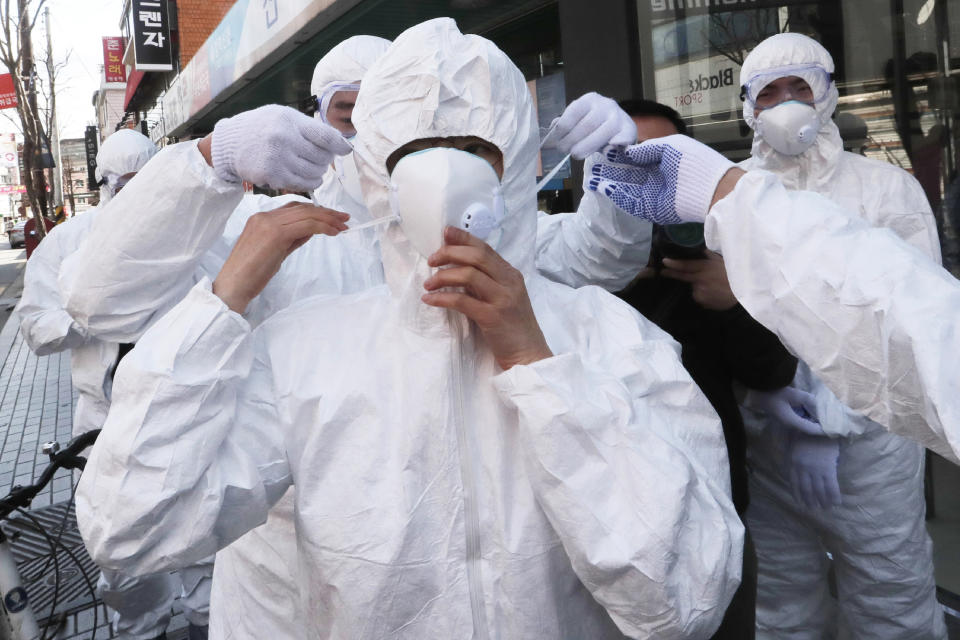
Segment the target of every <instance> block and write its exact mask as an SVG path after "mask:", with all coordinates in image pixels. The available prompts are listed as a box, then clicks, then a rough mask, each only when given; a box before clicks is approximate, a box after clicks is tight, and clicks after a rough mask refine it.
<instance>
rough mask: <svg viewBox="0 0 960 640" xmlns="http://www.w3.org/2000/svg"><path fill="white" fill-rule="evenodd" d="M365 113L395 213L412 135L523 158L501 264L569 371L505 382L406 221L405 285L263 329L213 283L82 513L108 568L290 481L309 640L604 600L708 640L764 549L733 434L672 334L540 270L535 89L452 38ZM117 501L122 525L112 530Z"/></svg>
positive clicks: (238, 518)
mask: <svg viewBox="0 0 960 640" xmlns="http://www.w3.org/2000/svg"><path fill="white" fill-rule="evenodd" d="M424 50H426V51H437V52H442V55H434V56H423V55H422V52H423V51H424ZM464 68H469V69H470V70H471V73H469V74H466V73H462V70H463V69H464ZM457 70H460V71H461V72H460V73H456V71H457ZM412 77H417V78H418V80H419V82H417V83H413V82H411V81H410V79H411V78H412ZM465 95H469V96H472V99H471V100H463V99H459V98H455V99H452V100H440V101H439V102H435V101H434V100H435V99H436V98H440V97H441V96H449V97H451V98H452V97H453V96H465ZM367 101H368V102H367ZM364 104H367V105H369V106H368V107H364V106H363V105H364ZM400 104H404V105H406V107H405V108H403V109H398V108H397V105H400ZM365 109H369V111H365ZM388 115H389V117H387V116H388ZM356 118H357V124H358V130H359V131H360V134H359V136H358V145H357V150H358V151H357V153H358V154H359V155H360V156H361V159H362V162H361V163H360V165H361V176H362V179H363V180H364V182H365V184H364V192H365V194H366V195H367V201H368V203H369V204H371V205H372V206H371V210H372V213H373V215H374V216H378V217H379V216H385V215H389V206H388V204H387V195H386V189H385V186H386V170H385V167H384V161H385V159H386V157H387V155H389V153H390V152H391V151H393V150H394V149H395V148H396V147H394V146H393V145H394V144H396V145H398V146H399V145H402V144H403V143H404V142H407V141H409V140H411V139H415V138H422V137H431V136H438V135H439V136H445V135H477V136H480V137H483V138H485V139H488V140H490V141H491V142H493V143H494V144H497V145H498V146H499V147H500V148H501V150H503V152H504V158H505V177H504V181H503V185H504V191H505V193H506V194H507V196H506V203H507V217H506V219H505V221H504V228H505V230H507V229H509V230H510V232H511V233H510V235H509V236H507V237H505V238H504V249H503V253H504V255H505V256H506V257H508V259H510V260H511V262H512V263H513V264H514V265H515V266H517V267H518V268H520V269H521V270H522V271H523V272H524V273H525V275H526V277H527V284H528V290H529V291H530V294H531V299H532V302H533V306H534V309H535V311H536V313H537V316H538V319H540V321H541V324H542V326H543V328H544V333H545V335H547V339H548V341H550V343H551V346H552V347H553V349H554V350H555V351H556V352H557V353H559V354H561V355H558V356H556V357H554V358H549V359H547V360H544V361H542V362H540V363H536V364H534V365H531V366H526V367H523V366H519V367H514V368H513V369H511V370H510V371H509V372H506V373H504V374H499V375H498V371H497V370H496V368H495V365H494V363H493V358H492V355H491V354H490V353H489V351H488V350H487V349H486V348H485V347H484V346H483V345H482V344H480V343H478V342H477V336H476V335H475V334H474V333H473V331H471V330H470V328H469V326H468V325H467V323H465V322H463V321H462V318H459V317H453V318H449V317H448V315H447V313H446V312H443V311H442V310H437V309H431V308H427V307H426V306H425V305H422V304H421V303H419V289H420V283H422V281H423V277H424V275H425V273H426V272H427V269H426V265H425V264H424V263H423V260H422V258H421V257H419V256H418V255H417V254H415V253H413V252H412V251H411V250H410V248H409V245H408V243H407V242H406V240H405V239H404V238H403V237H402V234H401V233H400V232H399V230H398V228H397V226H396V225H391V226H390V227H388V228H387V229H385V230H384V231H383V233H382V236H381V247H382V252H383V255H384V265H385V274H386V277H387V285H386V286H381V287H375V288H372V289H368V290H367V291H365V292H363V293H359V294H356V295H350V296H340V297H336V298H329V297H328V298H313V299H311V300H308V301H304V302H303V303H302V304H300V305H296V306H294V307H292V308H290V309H288V310H286V311H284V312H282V313H280V314H277V315H276V316H274V317H273V318H271V319H270V320H268V321H267V322H265V323H264V324H263V325H261V326H260V327H259V328H258V329H257V330H256V331H254V332H253V333H251V331H250V326H249V324H248V323H247V322H246V321H244V320H243V319H241V318H240V317H239V316H237V315H236V314H233V313H232V312H230V311H229V310H228V309H227V308H226V307H225V306H224V305H223V304H222V303H221V302H220V301H219V299H217V298H216V297H214V296H212V295H211V293H210V291H209V284H208V283H207V284H204V283H201V284H200V285H198V286H197V287H196V288H195V289H194V290H193V291H192V292H191V293H190V294H189V295H188V296H187V298H186V299H185V300H184V301H183V302H182V303H181V304H179V305H177V307H175V308H174V309H173V310H172V311H171V312H170V313H169V314H167V315H166V316H165V317H164V318H163V319H161V320H160V321H159V322H158V323H157V324H156V325H155V326H154V327H153V328H151V330H150V331H148V332H147V334H146V335H144V337H143V338H142V340H141V342H140V344H139V346H138V348H137V349H135V350H134V352H133V353H132V354H131V356H130V357H129V358H128V359H125V360H124V365H123V366H122V367H121V371H120V373H119V375H118V393H117V398H118V400H117V402H119V403H121V404H122V405H124V406H121V405H117V409H116V411H114V412H113V413H112V414H111V417H110V419H108V425H107V429H106V437H104V438H103V439H102V440H101V446H98V448H97V451H96V452H95V453H94V459H93V460H92V461H91V470H92V471H93V473H89V474H88V475H87V476H85V478H84V481H83V486H82V487H81V491H80V496H79V497H78V503H79V505H80V507H79V508H80V510H81V511H84V512H85V514H86V516H85V517H84V518H82V519H83V521H84V522H85V523H86V526H84V534H85V538H86V540H87V541H88V543H89V544H90V547H91V549H92V550H93V554H94V556H95V557H98V558H101V559H103V560H106V561H107V562H109V563H111V564H117V565H123V566H127V567H136V570H139V571H149V567H154V566H160V565H164V564H167V563H174V564H176V563H182V562H184V561H186V558H188V557H193V556H195V555H198V554H199V555H202V554H203V552H202V550H213V549H215V548H217V547H221V546H223V545H225V544H227V543H229V542H230V541H231V540H233V539H234V538H236V537H237V536H238V535H240V534H242V533H243V532H244V531H246V530H249V529H250V528H252V527H254V526H256V525H257V524H259V523H260V522H262V521H263V519H264V518H265V517H266V514H267V511H268V509H269V506H270V505H271V504H272V503H274V502H275V501H276V500H277V499H278V498H279V496H280V495H281V494H282V493H283V492H284V491H285V490H286V489H287V487H288V486H290V484H291V483H294V484H295V487H296V489H295V491H296V519H297V533H298V542H299V553H300V571H299V582H300V585H301V595H302V597H303V598H304V602H305V603H306V608H305V609H304V610H305V611H307V612H309V615H308V618H307V621H306V622H307V624H308V627H309V629H310V631H311V632H312V633H311V637H319V638H323V637H355V638H382V637H385V636H386V635H388V634H392V635H393V636H395V637H411V638H413V637H417V638H425V637H426V638H431V637H432V638H454V637H471V636H472V635H473V634H474V632H475V631H476V632H477V633H479V634H480V635H481V637H483V636H486V634H487V630H489V634H490V635H491V636H493V637H512V638H539V637H590V638H594V637H616V635H617V632H616V630H615V628H614V626H613V622H611V619H610V617H608V615H607V613H605V612H604V610H603V608H601V604H602V606H603V607H606V609H607V611H609V612H610V616H612V618H613V620H614V621H615V622H616V623H617V625H619V626H620V628H621V629H622V630H623V631H624V632H626V633H627V634H628V635H630V636H633V637H648V636H650V635H654V636H656V637H663V638H671V637H704V636H706V635H709V633H710V632H711V631H712V629H713V628H714V627H715V626H716V624H718V623H719V620H720V617H721V616H722V613H723V610H724V608H725V605H726V602H727V601H728V600H729V597H730V595H732V591H733V587H734V586H735V585H736V576H737V575H738V574H739V566H740V544H741V535H742V530H741V528H740V526H739V523H738V522H737V518H736V514H735V512H734V511H733V508H732V505H731V504H730V502H729V498H728V495H727V494H728V487H727V486H726V482H727V481H726V477H727V475H726V469H725V466H726V463H725V456H724V446H723V440H722V435H721V433H720V430H719V423H718V421H717V419H716V416H715V414H714V413H713V412H712V410H710V408H709V405H708V404H707V403H706V400H705V399H704V398H703V396H702V394H700V392H699V390H698V389H696V387H695V385H693V383H692V382H691V381H690V379H689V377H688V376H687V375H686V373H685V372H684V371H683V369H682V367H681V366H680V364H679V361H678V359H677V354H676V346H675V344H674V343H673V342H672V341H670V340H669V339H668V338H667V337H666V336H665V334H663V333H662V332H659V331H658V330H657V329H655V328H654V327H652V326H651V325H649V324H648V323H645V322H643V321H642V320H640V319H639V318H638V317H637V316H636V314H635V313H634V312H632V311H631V310H630V309H629V308H627V307H626V306H625V305H623V304H622V303H620V302H619V301H617V300H615V299H613V298H611V297H609V296H608V295H607V294H605V293H602V292H600V290H598V289H595V288H586V289H582V290H577V291H575V290H571V289H567V288H565V287H562V286H560V285H555V284H551V283H548V282H547V281H545V280H544V279H542V278H540V277H538V276H536V275H535V274H533V272H532V266H533V254H534V247H533V235H534V234H533V232H534V229H535V225H536V217H535V194H534V191H533V184H534V180H533V178H534V175H533V172H534V168H535V167H534V163H533V160H534V155H535V152H536V126H535V119H534V117H533V113H532V107H531V104H530V98H529V94H528V92H527V91H526V87H525V84H524V82H523V78H522V76H521V75H520V74H519V72H518V71H517V70H516V68H515V67H513V65H512V64H511V63H509V61H508V60H507V59H506V57H505V56H503V54H502V53H500V52H499V51H497V50H496V49H495V48H494V47H493V46H492V45H490V44H489V43H488V42H487V41H485V40H483V39H481V38H478V37H475V36H461V35H460V34H459V33H458V32H457V31H456V29H455V26H454V24H453V23H452V21H449V20H446V19H441V20H437V21H431V22H429V23H425V24H424V25H420V26H419V27H415V28H414V29H412V30H410V31H408V32H407V33H405V34H403V35H401V37H400V38H399V39H398V41H397V43H396V44H395V45H394V47H393V48H392V49H391V51H390V53H389V54H388V56H387V57H385V58H383V59H382V60H381V61H380V62H379V63H378V64H377V66H376V68H375V70H374V71H372V72H371V73H370V74H369V75H368V77H366V78H365V79H364V86H363V88H362V89H361V95H360V104H359V105H358V108H357V114H356ZM561 309H562V312H561ZM570 315H572V316H574V317H579V318H582V320H581V321H578V322H570V321H569V317H570ZM330 336H335V337H336V339H330ZM588 345H589V349H588V348H587V346H588ZM412 373H415V375H411V374H412ZM120 389H125V390H123V391H121V390H120ZM584 389H591V390H592V391H591V394H590V395H587V396H585V395H584V393H583V390H584ZM201 398H202V400H201ZM574 398H575V399H576V402H571V399H574ZM125 403H129V404H125ZM160 414H163V418H162V422H163V427H160V425H159V423H158V422H156V419H157V417H158V416H159V415H160ZM455 416H459V419H458V418H456V417H455ZM481 424H482V425H484V428H483V429H473V428H472V427H470V425H481ZM584 445H586V446H585V447H584ZM185 456H189V457H190V458H191V459H192V460H196V458H197V456H200V457H202V458H203V459H204V464H203V465H199V466H197V465H185V464H183V463H182V462H181V460H185ZM158 463H159V464H158ZM171 468H172V469H176V470H177V472H176V473H170V472H169V470H170V469H171ZM134 487H137V489H136V490H133V489H134ZM148 487H149V488H150V489H148ZM145 490H146V491H147V492H148V493H153V492H159V494H160V495H157V494H154V495H152V496H149V497H148V496H146V495H144V492H145ZM598 496H601V499H599V500H598ZM148 499H149V501H150V502H152V505H151V506H150V508H149V509H147V508H146V500H148ZM118 500H123V501H124V503H126V502H127V501H128V500H131V501H132V503H131V504H129V505H128V507H129V508H127V509H125V510H124V515H125V517H124V518H116V517H114V518H112V519H110V518H103V517H97V514H98V512H99V511H100V510H102V509H104V508H106V505H108V504H111V503H115V502H116V501H118ZM158 505H159V507H158ZM170 522H190V523H191V525H192V526H191V527H189V528H187V529H179V530H176V531H174V530H173V529H172V528H171V527H170V526H169V525H168V524H166V523H170ZM165 525H166V526H165ZM134 531H136V533H134ZM475 544H478V545H479V547H474V546H473V545H475ZM598 602H599V603H601V604H598Z"/></svg>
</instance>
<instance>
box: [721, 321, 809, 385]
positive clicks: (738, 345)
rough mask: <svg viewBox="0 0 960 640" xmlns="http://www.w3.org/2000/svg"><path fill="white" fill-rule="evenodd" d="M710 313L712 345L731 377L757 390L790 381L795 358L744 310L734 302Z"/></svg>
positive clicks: (793, 370)
mask: <svg viewBox="0 0 960 640" xmlns="http://www.w3.org/2000/svg"><path fill="white" fill-rule="evenodd" d="M712 315H714V321H715V322H714V323H711V324H712V325H713V327H714V329H715V337H716V343H715V344H717V345H718V346H719V347H720V349H719V351H720V355H721V357H723V359H724V360H725V361H726V363H727V366H728V367H729V370H730V373H731V375H732V376H733V378H734V379H735V380H737V381H738V382H740V383H741V384H743V385H744V386H746V387H748V388H750V389H757V390H759V391H772V390H774V389H779V388H781V387H785V386H787V385H788V384H790V383H791V382H792V381H793V376H794V375H795V374H796V372H797V359H796V358H795V357H794V356H793V355H791V354H790V352H789V351H787V349H786V347H784V346H783V345H782V344H781V343H780V340H779V339H778V338H777V336H776V335H774V334H773V332H771V331H769V330H768V329H767V328H766V327H764V326H763V325H761V324H760V323H759V322H757V321H756V320H754V319H753V318H752V317H751V316H750V314H749V313H747V311H746V309H744V308H743V307H741V306H740V305H739V304H738V305H737V306H735V307H733V308H732V309H729V310H727V311H716V312H712Z"/></svg>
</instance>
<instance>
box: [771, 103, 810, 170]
mask: <svg viewBox="0 0 960 640" xmlns="http://www.w3.org/2000/svg"><path fill="white" fill-rule="evenodd" d="M819 131H820V117H819V116H818V115H817V110H816V109H814V108H813V107H811V106H810V105H808V104H806V103H803V102H797V101H796V100H790V101H788V102H784V103H781V104H778V105H777V106H775V107H771V108H770V109H764V110H763V111H761V112H760V115H759V116H758V117H757V133H759V134H760V135H761V136H762V137H763V139H764V140H765V141H766V142H767V144H769V145H770V146H771V147H773V148H774V149H775V150H776V151H778V152H780V153H782V154H784V155H787V156H798V155H800V154H801V153H803V152H804V151H806V150H807V149H809V148H810V147H811V146H812V145H813V143H814V142H815V141H816V139H817V133H818V132H819Z"/></svg>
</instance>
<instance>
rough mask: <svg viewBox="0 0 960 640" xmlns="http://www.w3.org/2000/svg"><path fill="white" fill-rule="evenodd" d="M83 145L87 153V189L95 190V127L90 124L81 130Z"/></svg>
mask: <svg viewBox="0 0 960 640" xmlns="http://www.w3.org/2000/svg"><path fill="white" fill-rule="evenodd" d="M83 147H84V150H85V151H86V153H87V191H96V190H97V128H96V127H95V126H93V125H90V126H88V127H87V128H86V130H85V131H84V132H83Z"/></svg>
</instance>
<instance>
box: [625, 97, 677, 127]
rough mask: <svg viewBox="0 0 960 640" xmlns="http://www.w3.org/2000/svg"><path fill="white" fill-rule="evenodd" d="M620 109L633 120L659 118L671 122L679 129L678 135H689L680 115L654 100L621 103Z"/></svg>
mask: <svg viewBox="0 0 960 640" xmlns="http://www.w3.org/2000/svg"><path fill="white" fill-rule="evenodd" d="M620 108H621V109H623V110H624V111H626V112H627V115H628V116H630V117H631V118H632V117H634V116H658V117H660V118H665V119H666V120H669V121H670V123H671V124H673V126H674V127H676V129H677V133H682V134H684V135H686V134H687V123H686V122H684V121H683V118H681V117H680V114H679V113H677V112H676V111H674V110H673V109H671V108H670V107H668V106H667V105H665V104H660V103H659V102H654V101H653V100H643V99H642V98H641V99H636V100H624V101H623V102H621V103H620Z"/></svg>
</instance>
